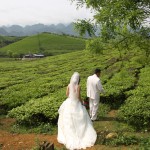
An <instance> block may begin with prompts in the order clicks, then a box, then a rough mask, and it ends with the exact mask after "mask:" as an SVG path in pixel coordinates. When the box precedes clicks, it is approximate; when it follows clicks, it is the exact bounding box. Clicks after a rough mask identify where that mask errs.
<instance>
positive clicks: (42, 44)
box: [0, 33, 85, 57]
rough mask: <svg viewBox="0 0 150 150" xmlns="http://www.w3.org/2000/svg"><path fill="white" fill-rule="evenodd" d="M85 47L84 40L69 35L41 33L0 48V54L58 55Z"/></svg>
mask: <svg viewBox="0 0 150 150" xmlns="http://www.w3.org/2000/svg"><path fill="white" fill-rule="evenodd" d="M84 48H85V40H84V39H81V38H75V37H70V36H63V35H55V34H50V33H42V34H38V35H33V36H29V37H26V38H24V39H22V40H20V41H18V42H15V43H13V44H10V45H8V46H5V47H3V48H0V53H1V55H3V56H4V55H5V56H9V57H20V56H22V55H24V54H29V53H32V54H34V53H43V54H45V55H48V56H49V55H50V56H51V55H58V54H63V53H68V52H72V51H76V50H83V49H84Z"/></svg>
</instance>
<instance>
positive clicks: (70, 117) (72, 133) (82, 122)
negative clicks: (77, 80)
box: [57, 84, 97, 150]
mask: <svg viewBox="0 0 150 150" xmlns="http://www.w3.org/2000/svg"><path fill="white" fill-rule="evenodd" d="M77 86H78V85H74V87H73V86H72V87H73V88H71V85H70V84H69V89H70V92H69V97H68V98H67V99H66V100H65V101H64V102H63V103H62V105H61V106H60V108H59V110H58V112H59V118H58V137H57V140H58V142H59V143H62V144H64V145H65V146H66V148H67V149H69V150H75V149H76V150H77V149H81V148H83V149H85V148H86V147H91V146H93V145H94V144H95V141H96V138H97V134H96V132H95V130H94V128H93V124H92V122H91V120H90V117H89V115H88V113H87V110H86V109H85V106H83V105H82V104H81V102H80V101H79V99H78V98H77V97H78V96H77V95H78V93H77V92H76V91H77V90H75V89H76V88H77ZM71 89H72V90H71ZM73 89H74V90H73Z"/></svg>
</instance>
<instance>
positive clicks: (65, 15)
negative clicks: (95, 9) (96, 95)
mask: <svg viewBox="0 0 150 150" xmlns="http://www.w3.org/2000/svg"><path fill="white" fill-rule="evenodd" d="M91 16H92V14H91V13H90V10H87V9H86V8H80V9H78V10H77V9H76V5H75V3H73V4H72V3H71V1H70V0H0V26H2V25H13V24H17V25H21V26H25V25H32V24H37V23H43V24H47V25H49V24H58V23H64V24H67V23H70V22H73V21H76V20H77V19H82V18H83V19H84V18H90V17H91Z"/></svg>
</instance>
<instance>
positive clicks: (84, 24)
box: [74, 20, 96, 36]
mask: <svg viewBox="0 0 150 150" xmlns="http://www.w3.org/2000/svg"><path fill="white" fill-rule="evenodd" d="M74 25H75V29H76V30H77V31H79V34H80V35H81V36H83V35H84V34H85V33H86V32H87V33H88V34H89V36H93V35H95V31H96V30H95V28H94V24H93V23H91V20H78V21H77V22H75V23H74Z"/></svg>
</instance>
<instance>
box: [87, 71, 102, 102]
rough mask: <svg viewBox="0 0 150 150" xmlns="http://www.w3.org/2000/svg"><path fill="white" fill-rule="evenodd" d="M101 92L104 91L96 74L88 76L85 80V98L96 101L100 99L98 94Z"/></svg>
mask: <svg viewBox="0 0 150 150" xmlns="http://www.w3.org/2000/svg"><path fill="white" fill-rule="evenodd" d="M103 92H104V89H103V86H102V84H101V81H100V78H98V77H97V75H96V74H94V75H92V76H89V77H88V79H87V97H89V98H91V99H97V100H98V99H99V98H100V93H103Z"/></svg>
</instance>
